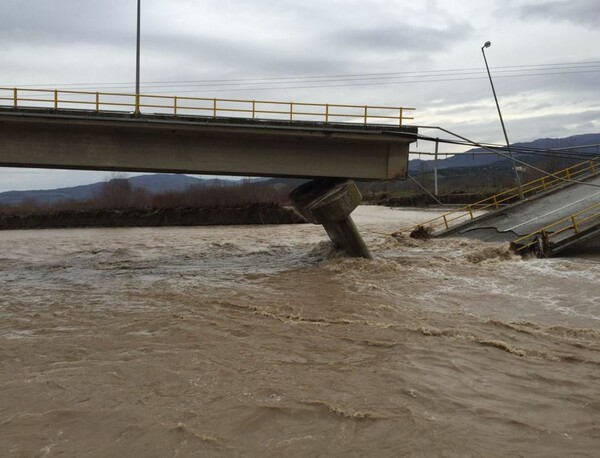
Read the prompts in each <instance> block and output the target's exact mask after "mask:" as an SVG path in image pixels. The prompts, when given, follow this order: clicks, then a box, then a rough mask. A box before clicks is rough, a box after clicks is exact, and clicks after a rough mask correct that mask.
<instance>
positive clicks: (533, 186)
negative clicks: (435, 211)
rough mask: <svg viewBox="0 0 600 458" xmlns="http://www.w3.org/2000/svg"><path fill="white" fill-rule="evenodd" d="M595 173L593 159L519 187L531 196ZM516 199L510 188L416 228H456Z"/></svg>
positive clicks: (598, 164)
mask: <svg viewBox="0 0 600 458" xmlns="http://www.w3.org/2000/svg"><path fill="white" fill-rule="evenodd" d="M596 172H600V159H599V158H594V159H591V160H588V161H584V162H581V163H579V164H575V165H573V166H571V167H568V168H566V169H563V170H560V171H558V172H555V173H553V174H552V175H553V176H551V175H546V176H543V177H541V178H538V179H536V180H533V181H530V182H528V183H525V184H523V185H522V186H521V187H522V189H523V195H525V196H531V195H533V194H536V193H538V192H540V191H547V190H550V189H553V188H555V187H557V186H558V185H560V184H562V183H563V182H564V180H565V179H567V180H572V179H575V178H580V177H582V176H586V175H589V174H594V173H596ZM518 199H519V188H511V189H508V190H506V191H503V192H501V193H498V194H495V195H493V196H491V197H488V198H486V199H483V200H480V201H479V202H475V203H473V204H470V205H467V206H465V207H462V208H459V209H457V210H453V211H451V212H448V213H445V214H443V215H441V216H438V217H436V218H433V219H431V220H429V221H425V222H424V223H420V224H419V225H418V226H424V227H430V228H431V229H432V230H433V231H435V230H438V229H441V230H443V229H450V227H452V226H456V225H457V224H460V223H463V222H465V221H469V220H472V219H473V218H475V214H474V212H475V211H481V210H497V209H499V208H500V206H501V205H506V204H509V203H511V202H515V201H517V200H518ZM413 228H414V227H413ZM413 228H409V229H413ZM405 230H406V229H405Z"/></svg>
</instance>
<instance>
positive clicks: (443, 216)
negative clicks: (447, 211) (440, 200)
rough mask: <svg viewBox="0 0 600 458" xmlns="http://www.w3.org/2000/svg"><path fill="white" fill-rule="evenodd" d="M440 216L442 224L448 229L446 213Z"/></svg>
mask: <svg viewBox="0 0 600 458" xmlns="http://www.w3.org/2000/svg"><path fill="white" fill-rule="evenodd" d="M442 218H444V226H446V229H448V219H447V218H446V215H442Z"/></svg>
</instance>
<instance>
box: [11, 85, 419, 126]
mask: <svg viewBox="0 0 600 458" xmlns="http://www.w3.org/2000/svg"><path fill="white" fill-rule="evenodd" d="M3 92H7V94H4V95H3ZM40 94H44V95H40ZM73 95H75V96H80V97H79V98H75V99H70V98H69V97H68V96H73ZM61 96H62V97H61ZM86 96H87V98H86ZM42 97H46V98H42ZM123 97H125V98H127V99H130V100H131V101H129V100H125V101H123V100H122V98H123ZM115 99H119V100H115ZM162 100H169V102H170V103H168V104H162V103H160V101H162ZM3 101H7V102H8V103H2V102H3ZM144 101H147V102H148V103H143V102H144ZM30 103H36V104H43V106H42V108H43V107H46V106H50V107H51V108H53V109H55V110H57V109H59V108H65V106H68V105H90V106H92V107H93V110H94V111H97V112H98V111H102V110H103V109H105V107H111V108H112V109H114V107H128V108H131V111H132V112H133V113H140V110H142V109H144V108H152V109H156V108H159V109H164V110H166V114H171V115H173V116H177V115H180V114H182V112H188V113H189V112H192V113H197V112H200V113H203V114H205V115H206V114H207V115H208V116H211V117H213V118H216V117H218V116H220V115H224V114H232V113H235V114H240V113H243V114H245V115H248V116H247V117H248V118H252V119H273V118H275V119H282V117H283V119H287V120H289V121H290V122H291V121H294V120H295V119H294V117H302V118H304V119H306V118H307V117H310V118H312V119H310V120H316V121H324V122H325V123H329V122H332V119H333V120H335V119H340V118H342V119H344V121H343V122H354V123H361V124H364V125H367V124H370V123H372V124H374V123H377V121H379V123H381V121H384V122H386V121H390V120H391V121H394V124H396V125H398V126H402V125H403V123H404V121H405V120H411V119H414V117H412V116H405V113H406V112H407V111H409V112H410V111H414V110H415V109H414V108H410V107H389V106H369V105H343V104H329V103H308V102H282V101H273V100H243V99H217V98H204V97H181V96H176V95H173V96H170V95H153V94H140V96H139V97H137V96H136V95H135V94H128V93H118V92H92V91H74V90H62V89H61V90H59V89H29V88H27V89H22V88H6V87H0V105H8V106H11V107H12V108H14V109H17V108H24V107H29V108H31V105H28V104H30ZM194 104H196V105H194ZM277 107H282V108H281V109H277ZM283 107H285V109H284V108H283ZM308 107H310V108H308ZM299 108H300V110H299ZM302 108H304V109H305V110H306V109H308V110H309V111H302ZM315 108H320V110H317V109H315ZM274 115H275V116H274ZM348 118H351V119H348Z"/></svg>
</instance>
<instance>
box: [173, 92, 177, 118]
mask: <svg viewBox="0 0 600 458" xmlns="http://www.w3.org/2000/svg"><path fill="white" fill-rule="evenodd" d="M173 116H177V96H176V95H174V96H173Z"/></svg>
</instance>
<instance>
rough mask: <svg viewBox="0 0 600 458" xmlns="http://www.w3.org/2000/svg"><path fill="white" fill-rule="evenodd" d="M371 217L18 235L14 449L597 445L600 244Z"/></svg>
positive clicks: (39, 452) (0, 265)
mask: <svg viewBox="0 0 600 458" xmlns="http://www.w3.org/2000/svg"><path fill="white" fill-rule="evenodd" d="M355 213H356V215H355V219H356V221H357V225H358V226H359V227H360V229H361V230H362V231H363V233H365V234H366V239H367V242H368V244H369V246H370V247H371V249H372V251H373V254H374V256H375V260H374V261H367V260H362V259H345V258H343V257H342V256H340V255H339V254H337V253H335V252H332V251H331V249H330V246H329V244H328V243H327V242H326V240H327V239H326V236H325V233H324V231H323V229H322V228H320V227H318V226H311V225H302V226H254V227H209V228H152V229H150V228H149V229H98V230H96V229H81V230H45V231H6V232H0V318H1V321H0V361H1V364H2V366H1V372H0V393H1V394H0V456H2V457H30V456H77V457H79V456H93V457H111V456H114V457H131V456H140V457H169V456H177V457H180V456H181V457H187V456H241V455H245V456H281V455H291V456H323V455H337V456H398V455H407V456H448V457H453V456H461V457H462V456H486V457H488V456H544V457H546V456H561V457H563V456H599V450H600V258H599V257H598V256H596V255H591V256H587V257H572V258H565V259H550V260H521V259H520V258H517V257H514V256H512V255H510V254H509V253H508V252H507V249H506V247H505V246H504V245H489V244H484V243H481V242H473V241H467V240H463V239H448V240H429V241H415V240H412V239H400V240H395V239H393V238H391V237H384V236H381V235H379V234H377V233H376V232H392V231H393V230H395V229H397V228H398V226H404V225H406V224H408V223H410V222H415V221H418V220H423V219H427V218H428V216H430V214H425V213H423V212H410V211H402V210H391V209H385V208H375V207H361V208H359V209H358V210H357V211H356V212H355Z"/></svg>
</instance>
